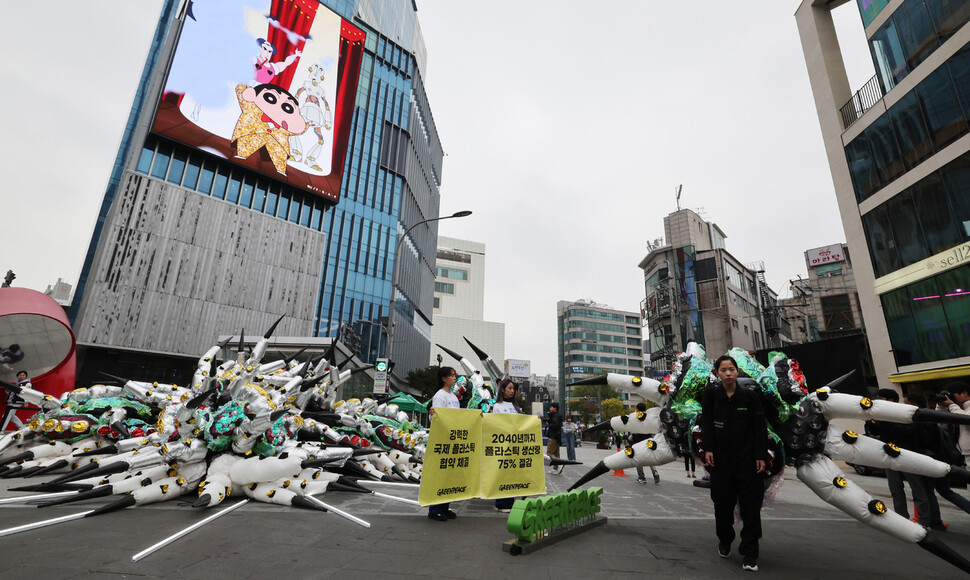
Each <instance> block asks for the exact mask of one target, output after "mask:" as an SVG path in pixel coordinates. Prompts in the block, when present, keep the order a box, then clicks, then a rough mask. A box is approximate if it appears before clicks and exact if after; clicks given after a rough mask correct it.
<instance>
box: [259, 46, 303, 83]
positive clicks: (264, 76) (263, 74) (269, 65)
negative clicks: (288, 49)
mask: <svg viewBox="0 0 970 580" xmlns="http://www.w3.org/2000/svg"><path fill="white" fill-rule="evenodd" d="M256 44H258V45H259V54H258V55H256V60H255V61H254V62H253V80H252V81H250V82H249V85H250V86H256V85H265V84H269V83H272V82H274V80H275V79H276V76H277V75H278V74H280V73H281V72H283V71H284V70H286V67H288V66H290V65H291V64H293V61H295V60H296V59H298V58H300V55H301V54H303V52H302V51H300V50H296V51H293V54H291V55H290V56H288V57H286V60H283V61H281V62H270V61H269V59H271V58H272V57H273V55H275V54H276V47H275V46H273V44H272V43H271V42H268V41H267V40H266V39H265V38H257V39H256Z"/></svg>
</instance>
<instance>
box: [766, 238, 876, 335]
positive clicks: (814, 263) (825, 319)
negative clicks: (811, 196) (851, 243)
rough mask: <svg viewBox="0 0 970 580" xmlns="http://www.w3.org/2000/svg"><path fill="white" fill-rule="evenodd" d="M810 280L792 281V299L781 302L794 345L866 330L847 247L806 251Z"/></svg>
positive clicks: (834, 246) (838, 245) (824, 247)
mask: <svg viewBox="0 0 970 580" xmlns="http://www.w3.org/2000/svg"><path fill="white" fill-rule="evenodd" d="M805 266H806V267H807V268H808V278H799V279H797V280H792V281H791V282H790V289H791V298H787V299H785V300H781V301H779V308H780V310H781V317H782V319H783V320H785V321H786V322H788V324H789V325H790V327H791V340H792V342H793V343H796V344H798V343H804V342H812V341H817V340H824V339H828V338H836V337H839V336H845V335H848V334H859V333H862V332H864V331H865V324H864V321H863V318H862V309H861V306H860V304H859V292H858V290H857V288H856V283H855V270H854V269H853V267H852V260H851V259H850V258H849V252H848V247H847V246H846V245H845V244H833V245H830V246H823V247H821V248H813V249H811V250H808V251H806V252H805Z"/></svg>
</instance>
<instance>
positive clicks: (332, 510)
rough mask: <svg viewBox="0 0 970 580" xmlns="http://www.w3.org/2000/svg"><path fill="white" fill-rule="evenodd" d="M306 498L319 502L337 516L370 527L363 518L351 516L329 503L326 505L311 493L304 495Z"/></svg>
mask: <svg viewBox="0 0 970 580" xmlns="http://www.w3.org/2000/svg"><path fill="white" fill-rule="evenodd" d="M306 498H307V499H308V500H310V501H312V502H313V503H316V504H320V506H321V507H324V508H326V509H327V511H331V512H333V513H335V514H337V515H338V516H340V517H342V518H347V519H348V520H350V521H352V522H354V523H355V524H358V525H361V526H364V527H365V528H369V527H370V524H369V523H368V522H365V521H364V520H362V519H360V518H358V517H357V516H352V515H350V514H348V513H347V512H344V511H340V510H338V509H337V508H335V507H333V506H331V505H327V504H325V503H323V502H322V501H320V500H318V499H317V498H315V497H313V496H312V495H308V496H306Z"/></svg>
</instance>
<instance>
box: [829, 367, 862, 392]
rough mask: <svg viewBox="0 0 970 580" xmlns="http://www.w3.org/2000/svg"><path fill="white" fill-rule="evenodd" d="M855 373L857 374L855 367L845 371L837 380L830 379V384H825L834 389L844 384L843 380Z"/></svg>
mask: <svg viewBox="0 0 970 580" xmlns="http://www.w3.org/2000/svg"><path fill="white" fill-rule="evenodd" d="M853 374H855V369H852V370H851V371H849V372H847V373H845V374H844V375H842V376H841V377H839V378H837V379H835V380H832V381H829V384H827V385H825V386H826V387H828V388H830V389H832V390H833V391H834V390H835V387H836V386H838V385H840V384H842V382H844V381H845V380H846V379H847V378H849V377H851V376H852V375H853Z"/></svg>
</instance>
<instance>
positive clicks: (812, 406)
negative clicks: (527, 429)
mask: <svg viewBox="0 0 970 580" xmlns="http://www.w3.org/2000/svg"><path fill="white" fill-rule="evenodd" d="M728 355H730V356H732V357H733V358H734V359H735V360H736V361H737V363H738V367H739V371H740V372H739V377H745V375H746V376H747V378H739V379H738V385H739V388H750V389H757V390H758V392H759V393H760V394H761V397H762V400H763V402H764V407H765V415H766V417H767V420H768V437H769V441H768V449H769V456H770V457H769V464H770V465H769V470H768V471H769V477H768V479H766V481H765V485H766V487H767V488H769V489H768V490H766V491H771V488H777V483H778V482H779V480H780V478H781V472H782V470H783V469H784V466H785V465H791V466H794V467H795V468H796V473H797V477H798V479H799V480H801V481H802V482H803V483H805V485H807V486H808V487H809V488H810V489H811V490H812V491H813V492H815V494H816V495H818V496H819V497H820V498H822V499H823V500H824V501H826V502H828V503H830V504H832V505H833V506H835V507H837V508H839V509H840V510H842V511H843V512H845V513H847V514H848V515H850V516H852V517H853V518H855V519H857V520H859V521H861V522H862V523H864V524H867V525H869V526H872V527H873V528H876V529H878V530H880V531H883V532H885V533H887V534H889V535H891V536H894V537H896V538H898V539H900V540H903V541H905V542H912V543H916V544H918V545H919V546H920V547H922V548H924V549H926V550H928V551H929V552H931V553H933V554H935V555H936V556H939V557H940V558H943V559H944V560H946V561H947V562H949V563H951V564H953V565H955V566H957V567H959V568H961V569H962V570H964V571H966V572H970V561H968V560H967V559H966V558H964V557H963V556H961V555H960V554H957V553H956V552H954V551H953V550H952V549H950V548H949V547H948V546H946V545H945V544H943V543H942V542H941V541H940V540H939V539H938V538H936V537H934V536H932V535H930V534H928V533H927V531H926V530H925V529H924V528H923V527H922V526H920V525H918V524H916V523H914V522H911V521H909V520H908V519H906V518H904V517H902V516H900V515H898V514H896V513H895V512H893V511H891V510H889V509H887V507H886V505H885V504H884V503H883V502H881V501H879V500H875V499H873V498H872V497H871V496H869V494H868V493H866V492H865V491H863V490H862V488H860V487H859V486H857V485H855V484H854V483H852V482H851V481H850V480H849V479H848V478H847V477H846V476H845V474H844V473H842V471H841V470H840V469H839V467H838V466H837V465H836V463H835V462H834V461H833V460H842V461H845V462H850V463H854V464H861V465H868V466H874V467H875V466H878V467H884V468H890V469H895V470H898V471H904V472H908V473H915V474H919V475H925V476H928V477H934V478H937V477H943V476H945V475H947V474H948V473H951V472H953V473H955V474H957V473H959V474H960V475H962V476H967V475H970V474H968V473H967V471H966V470H965V469H963V468H960V467H956V466H952V465H949V464H947V463H944V462H941V461H937V460H935V459H931V458H930V457H927V456H925V455H921V454H919V453H915V452H912V451H907V450H905V449H900V448H899V447H897V446H896V445H894V444H892V443H883V442H882V441H879V440H876V439H873V438H870V437H866V436H864V435H860V434H858V433H855V432H853V431H849V430H842V429H839V428H837V427H835V426H833V425H829V421H830V420H832V419H859V420H871V419H875V420H878V421H892V422H896V423H914V422H963V419H965V418H964V417H962V416H958V415H952V414H950V413H942V412H938V411H932V410H929V409H920V408H917V407H915V406H912V405H904V404H900V403H893V402H890V401H882V400H871V399H869V398H867V397H859V396H855V395H847V394H842V393H838V392H836V391H835V389H834V387H835V386H836V385H837V384H839V383H840V382H841V381H843V380H845V378H847V377H848V375H845V376H843V377H840V378H838V379H836V380H835V381H832V382H831V383H829V385H827V386H824V387H822V388H819V389H817V390H815V391H814V392H811V393H809V390H808V387H807V386H806V383H805V377H804V376H803V375H802V373H801V372H800V371H799V369H798V365H797V363H796V362H795V361H794V360H790V359H788V358H787V357H785V355H784V354H782V353H779V352H772V353H771V354H770V361H769V364H768V366H767V367H763V366H761V364H760V363H758V362H757V361H756V360H754V359H753V358H752V357H751V356H750V355H749V354H748V353H747V352H745V351H744V350H742V349H739V348H735V349H732V350H731V351H729V352H728ZM711 370H712V364H711V362H710V361H708V360H707V357H706V356H705V353H704V349H703V347H701V346H700V345H698V344H696V343H690V344H689V345H688V347H687V352H684V353H681V354H679V355H678V356H677V359H676V361H675V362H674V365H673V369H672V370H671V372H670V374H669V375H667V376H666V377H665V378H664V380H663V381H662V382H658V381H655V380H652V379H642V378H640V377H632V376H627V375H618V374H612V373H610V374H608V375H605V376H602V377H596V378H592V379H586V380H583V381H580V382H577V383H574V384H575V385H581V384H603V383H607V384H609V385H610V386H611V387H613V388H615V389H619V390H622V391H625V392H628V393H635V394H638V395H640V396H642V397H643V398H645V399H647V400H650V401H652V402H654V403H655V404H656V407H652V408H650V409H647V411H646V412H636V413H632V414H630V415H625V416H620V417H614V418H613V419H611V420H610V421H607V422H604V423H601V424H600V425H597V426H596V427H591V428H590V429H597V428H605V427H611V428H612V429H614V430H616V431H619V432H626V433H643V434H646V433H657V435H655V436H654V437H652V438H650V439H647V440H645V441H641V442H639V443H637V444H635V445H633V446H632V447H627V448H626V449H625V450H623V451H620V452H618V453H616V454H614V455H611V456H609V457H607V458H606V459H604V460H603V461H601V462H600V463H599V464H598V465H596V466H595V467H593V469H591V470H590V471H589V472H588V473H587V474H586V475H584V476H583V477H582V478H580V479H579V481H577V482H576V483H574V484H573V485H572V487H570V490H572V489H575V488H577V487H579V486H581V485H583V484H585V483H587V482H589V481H590V480H592V479H594V478H596V477H599V476H600V475H602V474H604V473H607V472H609V471H613V470H617V469H629V468H632V467H636V466H641V467H643V466H650V465H662V464H664V463H670V462H672V461H674V460H676V459H677V458H678V457H681V456H685V455H686V454H688V453H691V452H693V453H700V452H701V451H702V450H703V444H704V443H703V441H702V440H701V438H700V424H699V421H698V419H699V415H700V412H701V403H700V400H701V394H702V393H703V391H704V389H705V388H707V385H708V383H709V382H710V381H711V380H712V378H713V375H712V373H711ZM742 373H743V374H742ZM850 374H851V373H850ZM771 495H772V494H771V493H766V497H771Z"/></svg>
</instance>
